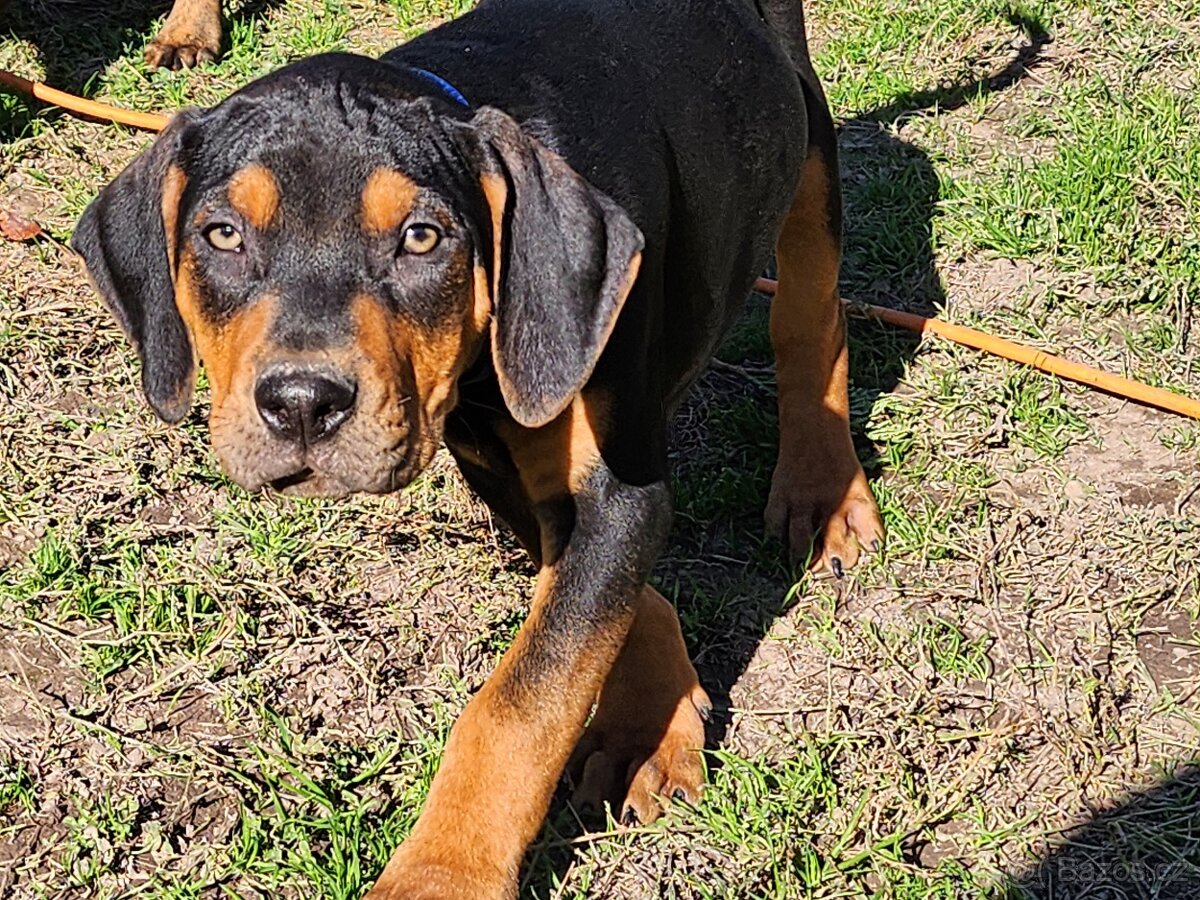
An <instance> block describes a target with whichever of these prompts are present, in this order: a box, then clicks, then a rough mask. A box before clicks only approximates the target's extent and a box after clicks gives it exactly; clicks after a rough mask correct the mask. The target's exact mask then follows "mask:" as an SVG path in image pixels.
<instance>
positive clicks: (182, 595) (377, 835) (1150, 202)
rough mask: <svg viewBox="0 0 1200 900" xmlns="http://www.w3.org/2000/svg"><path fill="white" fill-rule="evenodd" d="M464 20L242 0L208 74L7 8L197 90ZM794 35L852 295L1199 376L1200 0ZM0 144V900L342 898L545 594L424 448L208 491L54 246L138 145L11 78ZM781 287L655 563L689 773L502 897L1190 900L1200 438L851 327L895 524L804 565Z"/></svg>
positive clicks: (824, 16)
mask: <svg viewBox="0 0 1200 900" xmlns="http://www.w3.org/2000/svg"><path fill="white" fill-rule="evenodd" d="M469 5H470V4H469V3H467V2H464V0H424V2H401V0H353V2H343V0H285V2H279V3H275V2H268V3H262V4H249V5H247V6H245V7H244V8H241V9H239V10H234V11H233V12H232V14H231V16H230V18H229V21H228V38H227V44H228V46H227V52H226V53H225V55H224V57H223V58H222V60H221V61H220V63H218V64H217V65H215V66H212V67H208V68H204V69H201V70H198V71H193V72H185V73H169V72H159V73H154V74H150V73H148V72H147V71H146V70H145V68H144V65H143V63H142V61H141V59H142V51H143V49H144V47H145V44H146V43H147V41H148V40H149V39H150V37H151V36H152V35H153V33H154V30H155V26H156V23H157V20H156V19H155V18H154V15H155V11H154V10H152V9H150V8H149V7H148V6H147V5H145V4H143V3H141V2H139V0H121V2H119V3H114V4H106V5H105V10H104V15H95V16H93V15H92V14H90V13H87V12H86V11H83V12H81V13H80V14H79V15H78V16H57V17H54V16H51V17H49V18H45V17H39V16H38V15H37V14H35V12H33V11H32V8H31V7H27V6H25V5H23V4H22V3H21V2H20V0H17V2H16V5H15V6H13V5H12V3H11V0H10V7H9V10H10V14H11V15H10V18H8V19H6V20H5V28H7V29H9V30H8V31H7V32H5V33H0V66H4V67H6V68H11V69H14V70H16V71H19V72H20V73H22V74H25V75H32V76H40V77H45V78H46V79H47V80H49V81H51V82H52V83H54V84H56V85H58V86H62V87H67V88H72V89H76V90H81V91H83V92H85V93H87V94H88V95H90V96H94V97H97V98H100V99H105V100H108V101H110V102H114V103H117V104H120V105H123V106H128V107H133V108H137V109H146V110H159V109H169V108H174V107H178V106H183V105H193V104H201V105H202V104H207V103H212V102H215V101H216V100H218V99H219V98H220V97H222V96H224V95H225V94H227V93H228V92H229V91H230V90H232V89H233V88H235V87H237V86H239V85H241V84H244V83H245V82H246V81H248V80H249V79H251V78H253V77H255V76H257V75H260V74H263V73H265V72H267V71H269V70H271V69H273V68H275V67H276V66H278V65H280V64H281V63H283V62H285V61H287V60H290V59H295V58H298V57H301V56H304V55H308V54H312V53H316V52H321V51H324V50H335V49H349V50H356V51H360V52H365V53H376V52H379V51H381V50H383V49H385V48H387V47H390V46H393V45H394V44H396V43H398V42H399V41H401V40H403V39H405V38H406V37H408V36H411V35H413V34H416V33H418V32H420V31H421V30H423V29H424V28H426V27H429V26H430V25H431V24H433V23H435V22H436V21H438V20H441V19H444V18H447V17H450V16H452V15H455V14H457V13H460V12H462V11H464V10H465V9H466V8H467V7H468V6H469ZM807 15H808V19H809V27H810V30H811V32H812V37H813V46H814V49H815V60H816V65H817V68H818V70H819V71H820V73H821V74H822V76H823V78H824V79H825V84H826V87H827V90H828V94H829V97H830V100H831V103H832V105H833V108H834V112H835V115H836V116H837V118H838V120H839V122H840V123H841V125H842V131H841V162H842V169H843V183H844V186H845V194H846V250H845V266H844V272H843V293H844V295H845V296H847V297H850V298H852V299H856V300H862V301H867V302H879V303H885V304H890V305H896V306H902V307H906V308H910V309H916V310H921V311H925V312H929V313H936V314H937V315H939V316H942V317H945V318H948V319H950V320H953V321H956V322H961V323H964V324H968V325H972V326H974V327H978V328H983V329H985V330H987V331H990V332H993V333H996V334H1000V335H1003V336H1006V337H1011V338H1015V339H1019V340H1022V341H1025V342H1027V343H1031V344H1034V345H1036V346H1039V347H1043V348H1045V349H1047V350H1050V351H1052V352H1057V353H1062V354H1064V355H1067V356H1069V357H1072V358H1075V359H1079V360H1081V361H1084V362H1089V363H1091V364H1093V365H1099V366H1102V367H1104V368H1107V369H1109V370H1111V371H1115V372H1119V373H1122V374H1126V375H1130V376H1133V377H1136V378H1140V379H1142V380H1145V381H1148V382H1151V383H1154V384H1158V385H1161V386H1165V387H1168V388H1171V389H1174V390H1179V391H1183V392H1187V393H1190V394H1192V395H1196V392H1197V385H1198V382H1197V376H1196V342H1195V337H1194V334H1193V332H1194V328H1193V323H1192V306H1193V301H1194V299H1195V298H1196V297H1197V294H1198V286H1197V278H1198V273H1200V244H1198V239H1197V237H1196V236H1197V234H1200V218H1198V216H1200V213H1198V212H1197V210H1200V205H1197V204H1196V203H1195V185H1196V184H1198V183H1200V126H1198V125H1197V123H1198V122H1200V110H1198V109H1197V105H1196V104H1197V100H1196V97H1195V72H1196V70H1197V64H1198V63H1200V4H1197V3H1196V2H1195V0H1163V2H1156V3H1152V4H1149V3H1135V2H1132V0H1128V2H1120V0H1038V2H1013V3H1003V2H993V0H985V2H983V3H979V2H973V3H972V2H967V0H939V2H934V0H916V2H907V3H899V2H896V0H850V2H836V3H835V2H831V0H813V2H810V3H809V4H808V7H807ZM0 134H2V135H3V139H2V141H0V178H2V179H3V191H2V193H0V197H2V198H3V199H2V200H0V204H3V205H4V206H5V207H6V208H13V209H15V210H16V211H19V212H24V213H26V214H29V215H33V216H34V217H36V218H37V219H38V221H39V222H40V223H41V224H42V225H43V226H44V227H45V228H46V230H47V231H48V233H49V235H50V236H51V239H49V240H44V241H42V242H40V243H36V244H33V245H14V244H0V896H5V897H7V896H13V897H17V898H26V897H30V898H32V897H44V896H58V895H77V896H88V897H97V898H118V897H132V896H134V895H138V896H142V897H150V898H155V900H166V898H199V897H212V896H227V897H256V896H264V895H268V894H270V895H273V896H281V897H301V896H303V897H325V898H343V897H346V898H350V897H357V896H360V895H361V892H362V890H363V889H364V887H365V886H366V885H367V884H368V883H369V882H370V880H371V879H372V878H373V877H374V876H375V875H376V874H377V873H378V871H379V870H380V868H381V867H382V865H383V863H384V862H385V860H386V858H387V856H388V854H389V853H390V851H391V850H392V848H394V846H395V845H396V844H397V843H398V842H399V841H400V840H401V839H402V837H403V835H404V834H405V833H407V830H408V829H409V828H410V827H411V824H412V822H413V820H414V818H415V815H416V812H417V811H418V809H419V806H420V803H421V801H422V798H423V797H424V794H425V791H426V790H427V788H428V784H429V780H430V777H431V775H432V772H433V771H434V770H435V768H436V765H437V762H438V758H439V754H440V751H441V747H442V744H443V742H444V739H445V735H446V733H447V730H448V728H449V725H450V724H451V723H452V721H453V720H454V717H455V716H456V715H457V713H458V712H459V711H460V710H461V708H462V706H463V705H464V704H465V703H466V701H467V699H468V698H469V696H470V695H471V693H472V692H473V691H474V690H476V689H477V688H478V687H479V685H480V684H482V682H483V680H484V679H485V678H486V676H487V674H488V673H489V672H490V671H491V669H492V668H493V667H494V665H495V662H496V660H497V659H498V658H499V656H500V655H501V654H502V653H503V651H504V649H505V648H506V647H507V645H508V643H509V642H510V641H511V640H512V637H513V635H514V634H515V631H516V629H517V627H518V626H519V623H520V621H521V619H522V616H523V613H524V609H525V603H526V602H527V598H528V596H529V593H530V590H531V585H532V578H533V574H534V573H533V571H532V569H531V567H530V566H529V564H528V563H527V562H526V561H525V560H524V558H523V557H522V555H521V553H520V551H519V550H518V549H517V547H516V545H515V543H514V541H513V539H512V538H511V536H510V535H508V534H507V533H506V532H505V531H504V530H503V529H502V528H500V527H498V526H497V525H496V523H494V522H493V521H492V520H491V517H490V515H489V514H488V512H487V510H486V509H485V508H484V507H482V505H481V504H480V503H479V502H478V501H477V500H476V499H475V498H474V497H473V496H472V495H471V494H470V493H469V492H468V491H467V489H466V488H465V487H464V486H463V484H462V483H461V481H460V480H459V479H458V477H457V475H456V473H455V472H454V471H453V467H452V464H451V463H450V462H449V461H448V460H447V459H446V458H439V459H438V461H437V462H436V463H435V465H434V467H433V468H432V469H431V471H430V472H428V473H426V475H424V476H423V477H422V478H421V479H419V480H418V482H417V483H416V484H415V485H413V487H412V488H410V490H408V491H407V492H405V493H404V494H402V495H399V496H395V497H387V498H365V499H354V500H350V501H346V502H343V503H333V502H325V501H289V500H283V499H280V498H262V497H251V496H249V495H246V494H244V493H243V492H241V491H239V490H238V489H237V488H235V487H233V486H232V485H230V484H229V483H228V482H227V481H226V480H225V479H224V478H223V476H221V474H220V472H219V470H218V467H217V464H216V461H215V459H214V457H213V455H212V453H211V451H210V450H209V449H208V447H207V438H206V429H205V425H204V416H205V409H204V406H203V401H201V403H200V404H199V405H198V407H197V409H196V410H195V411H194V412H193V413H192V415H191V416H190V417H189V419H188V420H187V421H186V422H185V423H184V425H183V427H182V428H168V427H167V426H165V425H162V424H161V423H158V422H156V421H154V420H153V419H152V417H151V416H150V415H149V413H148V412H147V411H146V409H145V407H144V404H142V402H141V401H140V399H139V398H138V397H137V396H136V394H135V391H134V390H133V388H132V386H133V385H134V384H135V383H136V378H137V366H136V363H135V361H134V359H133V356H132V353H131V351H130V350H129V348H128V346H127V345H126V343H125V342H124V340H123V338H121V336H120V335H119V333H118V332H117V330H116V328H115V326H114V325H113V324H112V323H111V322H110V321H109V319H108V317H107V315H106V314H105V313H104V312H103V311H102V310H101V309H100V306H99V304H98V303H97V302H96V301H95V299H94V297H93V296H92V294H91V292H90V290H89V289H88V288H87V287H86V284H85V282H84V280H83V278H82V277H81V275H80V274H79V272H78V270H77V268H76V267H75V265H74V263H73V261H72V260H71V259H70V258H69V255H68V254H66V253H65V251H64V250H63V249H62V247H61V246H60V245H59V243H58V242H60V241H63V240H65V239H66V238H67V237H68V236H69V234H70V231H71V228H72V225H73V222H74V220H75V218H76V217H77V216H78V214H79V213H80V211H81V210H82V209H83V207H84V206H85V205H86V203H87V202H88V201H89V200H90V198H91V197H92V196H93V195H94V193H95V191H96V190H97V189H98V188H99V187H100V186H101V185H102V184H103V183H105V182H106V181H107V180H108V179H110V178H112V177H113V176H114V175H115V174H116V172H117V171H119V170H120V168H121V167H122V166H123V165H124V164H125V163H126V162H127V161H128V160H129V159H130V158H131V157H132V155H133V154H134V153H136V152H137V151H138V150H139V149H141V148H142V147H144V146H145V145H146V143H147V141H148V138H147V137H145V136H143V135H138V134H134V133H132V132H129V131H127V130H124V129H121V128H117V127H102V126H98V125H95V124H88V123H82V122H78V121H74V120H71V119H69V118H66V117H64V116H62V115H60V114H58V113H56V112H54V111H53V110H47V109H44V108H41V107H38V106H36V105H34V104H31V103H30V102H28V101H26V100H24V99H22V98H17V97H12V96H9V95H3V96H0ZM768 309H769V307H768V305H767V303H766V301H765V300H764V299H763V298H753V299H752V300H751V301H750V303H749V304H748V307H747V311H746V314H745V316H744V317H743V319H742V320H741V321H740V322H739V323H738V324H737V325H736V326H735V328H734V329H733V331H732V332H731V334H730V335H729V336H728V339H727V340H726V342H725V345H724V347H723V348H722V350H721V352H720V354H719V358H720V363H719V364H718V365H716V366H714V367H713V368H712V369H711V370H710V371H709V372H708V373H707V374H706V375H705V377H704V378H703V380H702V381H701V383H700V385H699V386H698V388H697V390H696V392H695V393H694V395H693V397H692V398H691V399H690V400H689V401H688V403H687V404H686V405H685V408H684V409H683V410H682V412H681V414H680V418H679V422H678V426H677V433H676V441H675V450H674V454H675V463H676V497H677V506H678V512H677V516H676V526H675V532H674V537H673V539H672V543H671V546H670V548H669V550H668V552H667V554H666V555H665V557H664V559H663V561H662V563H661V564H660V566H659V568H658V571H657V573H656V580H657V583H658V585H659V587H660V588H661V589H662V590H663V592H664V593H665V594H666V595H667V596H668V597H670V598H672V599H673V600H674V601H675V602H676V603H677V605H678V606H679V608H680V614H681V619H682V621H683V626H684V631H685V635H686V637H687V639H688V642H689V646H690V647H691V649H692V652H693V655H694V657H695V659H696V660H697V663H698V666H699V668H700V670H701V674H702V679H703V680H704V683H705V685H706V687H708V688H709V690H710V693H712V694H713V696H714V698H715V699H716V700H717V705H718V711H719V716H718V719H719V721H718V723H717V724H716V726H715V728H714V733H713V735H712V738H713V741H712V744H711V750H710V753H709V755H708V764H709V769H710V775H711V787H710V789H709V791H708V793H707V794H706V796H705V799H704V800H703V802H702V803H701V804H700V805H699V806H697V807H696V808H680V809H677V810H675V811H674V812H673V814H672V815H671V816H670V818H669V819H668V820H667V821H666V822H665V823H664V824H663V825H660V826H654V827H649V828H638V829H632V830H628V831H623V830H619V829H616V828H613V827H609V828H601V829H599V830H588V829H587V828H585V827H584V826H583V825H582V824H581V823H580V822H579V821H578V820H577V819H576V818H575V816H574V813H573V812H572V811H571V809H570V807H569V805H567V804H566V803H565V802H563V801H562V800H561V799H560V801H558V802H556V804H555V805H554V807H553V808H552V810H551V815H550V818H549V821H548V822H547V826H546V829H545V832H544V833H543V835H542V837H541V838H540V839H539V841H538V842H537V843H536V844H535V846H534V847H533V849H532V850H531V852H530V854H529V857H528V859H527V863H526V866H525V869H524V871H523V874H522V896H523V897H527V898H534V897H537V898H551V897H553V898H582V897H594V898H640V897H647V898H650V897H677V898H787V900H791V898H802V897H803V898H809V897H811V898H826V897H862V898H901V900H907V898H912V900H916V898H958V897H966V896H989V897H997V898H1013V900H1016V898H1025V897H1039V898H1040V897H1051V896H1064V895H1063V894H1062V893H1061V891H1062V890H1067V891H1068V893H1067V894H1066V896H1089V895H1099V894H1101V893H1103V892H1104V891H1108V892H1110V893H1112V892H1113V891H1117V890H1120V891H1123V892H1124V893H1125V894H1126V895H1128V896H1133V895H1140V896H1154V895H1157V896H1162V897H1184V896H1192V895H1194V894H1196V893H1197V891H1200V852H1198V851H1197V848H1196V844H1195V841H1194V834H1195V833H1196V829H1197V828H1200V815H1198V813H1197V810H1198V809H1200V806H1198V805H1197V796H1198V793H1197V790H1198V789H1197V787H1196V779H1195V770H1194V768H1189V764H1192V765H1194V764H1195V762H1196V749H1195V748H1196V747H1197V746H1198V743H1197V740H1198V738H1200V735H1198V734H1197V731H1198V725H1200V699H1198V698H1197V694H1196V691H1195V683H1196V679H1197V677H1198V676H1200V639H1198V637H1197V625H1196V622H1197V620H1198V619H1200V549H1197V548H1200V495H1197V494H1196V492H1195V472H1196V471H1197V462H1200V428H1198V427H1197V425H1196V423H1193V422H1188V421H1185V420H1180V419H1173V418H1170V417H1168V416H1166V415H1162V414H1158V413H1154V412H1150V411H1145V410H1141V409H1138V408H1136V407H1132V406H1129V405H1125V404H1121V403H1119V402H1118V401H1116V400H1113V399H1111V398H1108V397H1104V396H1099V395H1095V394H1090V393H1088V392H1086V391H1084V390H1083V389H1081V388H1078V387H1075V386H1072V385H1068V384H1065V383H1060V382H1057V381H1055V380H1053V379H1049V378H1047V377H1045V376H1042V375H1040V374H1036V373H1033V372H1030V371H1027V370H1025V369H1022V368H1020V367H1017V366H1014V365H1012V364H1009V363H1006V362H1002V361H999V360H995V359H989V358H984V357H981V356H979V355H977V354H975V353H974V352H973V351H968V350H965V349H962V348H957V347H953V346H950V345H946V344H942V343H938V342H934V341H929V342H925V343H918V342H916V341H915V340H914V339H913V338H912V337H911V336H908V335H904V334H900V333H897V332H894V331H891V330H889V329H886V328H883V327H881V326H878V325H873V324H870V323H866V322H861V321H857V320H852V322H851V326H850V345H851V359H852V370H853V382H854V383H853V386H852V394H851V410H852V418H853V421H854V426H855V432H856V440H857V442H858V447H859V451H860V455H861V456H862V458H863V460H864V463H865V464H866V466H867V469H868V472H869V474H870V477H871V479H872V484H873V487H874V489H875V491H876V495H877V496H878V498H879V500H880V505H881V508H882V510H883V512H884V517H885V519H886V521H887V525H888V529H889V543H888V546H887V548H886V549H885V551H884V553H882V554H881V555H880V556H879V557H876V558H872V559H870V560H867V561H865V562H864V563H863V564H862V565H861V566H860V567H859V568H858V569H857V570H856V571H855V572H854V573H853V574H852V575H851V576H850V577H849V578H847V579H846V580H845V581H844V582H842V583H838V584H829V583H821V582H813V581H811V580H809V579H801V580H800V581H799V582H795V581H794V579H793V578H792V577H791V573H790V571H789V570H788V568H787V566H786V565H785V564H784V563H783V561H782V560H781V558H780V551H779V548H778V546H777V545H775V544H773V543H772V542H770V541H768V540H766V539H764V538H763V536H762V534H761V525H760V514H761V508H762V505H763V502H764V500H765V496H766V491H767V487H768V485H769V478H770V473H771V468H772V466H773V463H774V448H775V416H774V392H773V386H772V381H771V372H770V364H771V354H770V347H769V343H768V341H767V340H766V330H765V325H766V319H767V312H768ZM611 824H612V823H611V822H610V823H609V825H610V826H611ZM1055 890H1059V891H1060V893H1058V894H1055V893H1054V891H1055ZM1089 892H1090V893H1089Z"/></svg>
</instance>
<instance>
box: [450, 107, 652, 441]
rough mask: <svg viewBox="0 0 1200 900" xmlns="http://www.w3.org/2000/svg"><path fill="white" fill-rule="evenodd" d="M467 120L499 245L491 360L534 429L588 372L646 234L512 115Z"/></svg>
mask: <svg viewBox="0 0 1200 900" xmlns="http://www.w3.org/2000/svg"><path fill="white" fill-rule="evenodd" d="M471 125H472V127H473V130H474V131H475V134H476V136H477V137H478V138H479V139H480V140H481V142H482V147H483V157H484V159H483V160H482V162H481V173H480V178H481V181H482V185H483V192H484V196H485V198H486V200H487V206H488V208H489V210H490V212H491V219H492V232H493V242H494V245H495V247H494V259H493V284H492V304H493V312H492V334H491V338H492V358H493V364H494V366H495V368H496V373H497V376H498V378H499V381H500V390H501V393H502V394H503V395H504V402H505V405H507V406H508V410H509V412H510V413H512V416H513V418H514V419H516V420H517V421H518V422H520V423H521V424H522V425H525V426H527V427H530V428H535V427H537V426H540V425H544V424H546V423H547V422H549V421H551V420H552V419H554V418H555V417H556V416H557V415H558V414H559V413H561V412H562V411H563V410H564V409H565V408H566V407H567V406H568V404H570V402H571V399H572V398H573V397H574V396H575V395H576V394H578V393H579V391H580V390H581V389H582V388H583V386H584V384H585V383H586V382H587V380H588V378H589V377H590V376H591V374H592V369H593V368H594V367H595V365H596V361H597V360H598V359H599V358H600V353H601V351H603V349H604V345H605V343H606V342H607V341H608V337H609V335H610V334H611V333H612V329H613V326H614V325H615V324H616V321H617V315H618V314H619V313H620V311H621V306H622V304H624V302H625V298H626V297H627V296H628V295H629V291H630V289H631V288H632V287H633V283H634V281H635V279H636V278H637V273H638V267H639V265H640V263H641V251H642V246H643V240H642V233H641V232H640V231H639V230H638V228H637V226H636V225H634V223H633V222H632V220H630V218H629V216H628V215H627V214H626V213H625V211H624V210H623V209H621V207H619V206H618V205H617V204H616V203H614V202H613V201H612V200H611V199H609V198H608V197H606V196H605V195H604V194H602V193H601V192H600V191H598V190H596V189H595V188H593V187H592V186H591V185H590V184H588V183H587V182H586V181H585V180H584V179H583V178H582V177H581V176H580V175H579V174H578V173H577V172H575V170H574V169H572V168H571V167H570V166H569V165H567V163H566V162H565V161H564V160H563V159H562V158H561V157H560V156H558V155H557V154H555V153H553V152H551V151H550V150H549V149H547V148H546V147H545V146H544V145H543V144H541V143H540V142H539V141H537V140H535V139H534V138H532V137H530V136H529V135H527V134H526V133H525V132H524V131H522V130H521V128H520V126H519V125H518V124H517V123H516V122H515V121H514V120H513V119H512V118H510V117H509V116H508V115H506V114H504V113H502V112H499V111H498V110H494V109H489V108H486V107H485V108H483V109H481V110H479V112H478V113H476V114H475V116H474V118H473V119H472V121H471Z"/></svg>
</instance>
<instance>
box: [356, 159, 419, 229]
mask: <svg viewBox="0 0 1200 900" xmlns="http://www.w3.org/2000/svg"><path fill="white" fill-rule="evenodd" d="M418 191H419V188H418V187H417V185H416V182H414V181H413V180H412V179H411V178H409V177H408V176H407V175H405V174H404V173H403V172H398V171H396V170H395V169H389V168H387V167H386V166H380V167H379V168H378V169H376V170H375V171H374V172H372V173H371V174H370V176H369V177H368V178H367V184H366V186H365V187H364V188H363V192H362V226H363V229H364V230H365V231H368V232H371V233H372V234H384V233H386V232H389V231H392V230H393V229H395V228H398V227H399V225H400V223H401V222H403V221H404V220H405V219H407V218H408V215H409V213H411V212H412V208H413V201H415V200H416V199H417V192H418Z"/></svg>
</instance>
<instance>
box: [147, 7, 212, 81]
mask: <svg viewBox="0 0 1200 900" xmlns="http://www.w3.org/2000/svg"><path fill="white" fill-rule="evenodd" d="M220 52H221V0H175V6H174V7H172V9H171V14H170V15H169V16H167V21H166V23H165V24H164V25H163V27H162V31H160V32H159V33H158V36H157V37H156V38H155V39H154V40H153V41H152V42H151V43H150V46H149V47H147V48H146V65H147V66H148V67H150V68H151V69H158V68H164V67H165V68H168V69H178V68H180V67H183V68H186V69H190V68H191V67H192V66H198V65H200V64H201V63H206V62H212V61H213V60H214V59H216V58H217V54H219V53H220Z"/></svg>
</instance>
